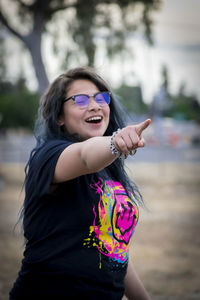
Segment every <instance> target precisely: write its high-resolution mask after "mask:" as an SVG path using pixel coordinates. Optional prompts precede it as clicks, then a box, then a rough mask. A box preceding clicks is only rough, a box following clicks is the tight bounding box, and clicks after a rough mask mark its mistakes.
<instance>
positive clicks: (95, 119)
mask: <svg viewBox="0 0 200 300" xmlns="http://www.w3.org/2000/svg"><path fill="white" fill-rule="evenodd" d="M102 120H103V117H102V116H92V117H89V118H87V119H86V120H85V121H86V122H87V123H93V124H98V123H100V122H101V121H102Z"/></svg>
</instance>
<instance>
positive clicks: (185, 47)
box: [136, 0, 200, 100]
mask: <svg viewBox="0 0 200 300" xmlns="http://www.w3.org/2000/svg"><path fill="white" fill-rule="evenodd" d="M199 13H200V1H199V0H190V1H188V0H165V2H164V6H163V9H162V10H161V11H160V12H159V13H157V14H156V15H155V22H156V25H155V31H154V33H155V35H154V36H155V46H154V48H152V49H149V48H147V47H145V46H143V45H142V43H140V45H139V47H138V51H137V58H136V61H137V63H136V69H137V71H136V73H137V72H138V74H139V76H140V79H141V82H142V86H143V88H144V89H143V92H144V96H145V98H146V99H147V100H150V99H151V97H152V95H153V94H154V93H155V91H156V89H157V88H158V85H159V83H160V68H161V66H162V65H163V64H166V65H167V67H168V70H169V77H170V90H171V92H172V93H175V92H176V91H177V89H178V88H179V86H180V84H181V83H182V82H185V84H186V91H187V92H188V93H193V92H194V93H195V94H197V95H198V98H199V100H200V17H199V16H200V15H199Z"/></svg>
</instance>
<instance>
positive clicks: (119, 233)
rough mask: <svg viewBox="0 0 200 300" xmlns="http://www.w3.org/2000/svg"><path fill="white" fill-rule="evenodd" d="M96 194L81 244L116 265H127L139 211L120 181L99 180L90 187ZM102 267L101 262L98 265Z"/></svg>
mask: <svg viewBox="0 0 200 300" xmlns="http://www.w3.org/2000/svg"><path fill="white" fill-rule="evenodd" d="M91 187H92V188H93V189H95V191H96V193H97V194H98V195H99V202H98V209H97V207H96V206H94V207H93V212H94V221H93V225H92V226H90V232H89V237H88V238H87V239H85V242H84V245H87V246H88V247H91V246H92V247H96V248H97V249H98V251H99V253H100V254H103V255H106V256H107V257H108V258H110V259H111V260H112V261H113V262H115V263H116V264H117V265H119V264H120V265H122V264H124V263H126V261H127V259H128V249H129V243H130V238H131V236H132V234H133V231H134V229H135V226H136V224H137V221H138V208H137V205H136V204H135V203H133V201H131V200H130V199H129V197H128V196H127V194H126V192H125V190H124V188H123V186H122V185H121V184H120V183H119V182H115V181H105V182H104V183H103V181H102V180H100V181H99V182H98V183H96V184H94V185H91ZM100 267H101V263H100Z"/></svg>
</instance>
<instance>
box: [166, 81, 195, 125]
mask: <svg viewBox="0 0 200 300" xmlns="http://www.w3.org/2000/svg"><path fill="white" fill-rule="evenodd" d="M185 88H186V85H185V83H181V85H180V88H179V91H178V93H177V94H176V95H171V96H170V97H171V101H172V103H173V107H172V109H171V111H170V112H168V113H167V114H166V115H167V116H169V117H172V118H175V119H179V120H193V121H196V122H198V123H200V104H199V102H198V99H197V97H196V96H195V95H193V94H191V95H188V94H187V93H186V91H185Z"/></svg>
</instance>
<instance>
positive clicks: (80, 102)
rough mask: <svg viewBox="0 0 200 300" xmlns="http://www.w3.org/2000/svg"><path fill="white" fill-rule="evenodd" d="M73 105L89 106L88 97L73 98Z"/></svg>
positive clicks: (78, 96)
mask: <svg viewBox="0 0 200 300" xmlns="http://www.w3.org/2000/svg"><path fill="white" fill-rule="evenodd" d="M75 103H76V105H77V106H79V107H86V106H88V104H89V97H88V96H86V95H77V96H75Z"/></svg>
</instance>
